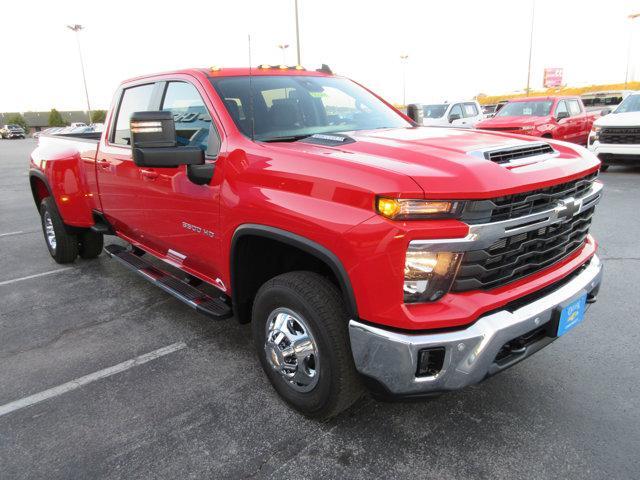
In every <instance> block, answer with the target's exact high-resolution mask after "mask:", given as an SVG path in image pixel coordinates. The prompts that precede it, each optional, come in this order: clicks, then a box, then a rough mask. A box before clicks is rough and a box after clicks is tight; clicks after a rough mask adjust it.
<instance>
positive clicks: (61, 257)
mask: <svg viewBox="0 0 640 480" xmlns="http://www.w3.org/2000/svg"><path fill="white" fill-rule="evenodd" d="M40 219H41V221H42V232H43V233H44V239H45V241H46V243H47V248H48V249H49V253H50V254H51V256H52V257H53V259H54V260H55V261H56V262H58V263H71V262H73V261H74V260H75V259H76V257H77V256H78V238H77V237H76V236H75V235H73V234H71V233H69V232H67V230H66V228H65V226H64V222H63V221H62V218H61V217H60V214H59V213H58V209H57V208H56V204H55V202H54V201H53V198H51V197H47V198H45V199H43V200H42V202H40Z"/></svg>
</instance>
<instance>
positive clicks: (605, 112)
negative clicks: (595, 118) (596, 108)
mask: <svg viewBox="0 0 640 480" xmlns="http://www.w3.org/2000/svg"><path fill="white" fill-rule="evenodd" d="M610 113H611V109H610V108H603V109H602V110H601V111H600V115H601V116H603V117H604V116H605V115H609V114H610Z"/></svg>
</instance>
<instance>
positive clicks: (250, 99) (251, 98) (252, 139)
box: [248, 34, 256, 142]
mask: <svg viewBox="0 0 640 480" xmlns="http://www.w3.org/2000/svg"><path fill="white" fill-rule="evenodd" d="M248 40H249V111H251V141H252V142H253V141H254V140H255V135H256V124H255V116H254V114H253V72H252V70H251V34H249V35H248Z"/></svg>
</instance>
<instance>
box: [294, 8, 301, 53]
mask: <svg viewBox="0 0 640 480" xmlns="http://www.w3.org/2000/svg"><path fill="white" fill-rule="evenodd" d="M295 7H296V58H297V60H298V63H297V64H296V65H302V62H301V61H300V24H299V23H300V22H299V21H298V0H295Z"/></svg>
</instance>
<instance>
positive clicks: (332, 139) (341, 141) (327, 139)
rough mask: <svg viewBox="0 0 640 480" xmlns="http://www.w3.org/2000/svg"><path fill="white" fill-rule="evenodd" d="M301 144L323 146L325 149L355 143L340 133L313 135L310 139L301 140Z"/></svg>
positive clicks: (352, 139)
mask: <svg viewBox="0 0 640 480" xmlns="http://www.w3.org/2000/svg"><path fill="white" fill-rule="evenodd" d="M301 142H303V143H312V144H314V145H323V146H325V147H337V146H339V145H347V144H349V143H355V139H354V138H352V137H350V136H348V135H343V134H341V133H315V134H313V135H311V136H310V137H307V138H305V139H304V140H301Z"/></svg>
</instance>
